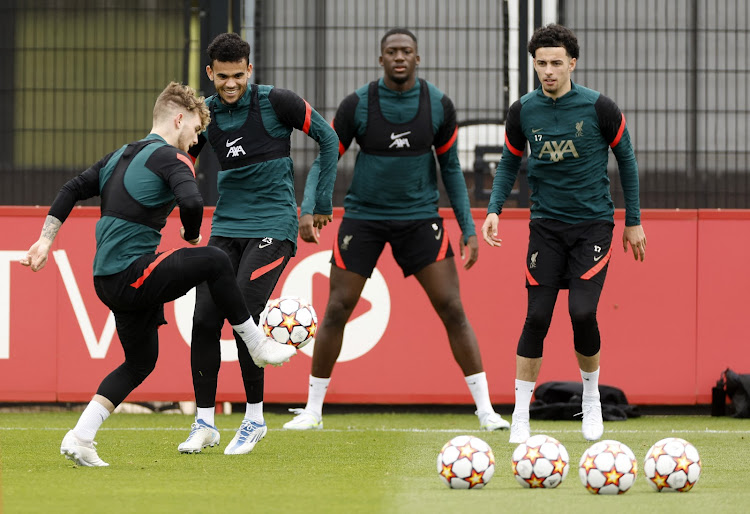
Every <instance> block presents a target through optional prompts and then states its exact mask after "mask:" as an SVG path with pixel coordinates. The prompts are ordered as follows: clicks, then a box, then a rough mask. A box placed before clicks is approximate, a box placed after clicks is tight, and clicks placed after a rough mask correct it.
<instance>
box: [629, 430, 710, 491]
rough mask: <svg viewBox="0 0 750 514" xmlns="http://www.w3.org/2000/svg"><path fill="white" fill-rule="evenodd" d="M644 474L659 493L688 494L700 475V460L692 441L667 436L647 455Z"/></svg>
mask: <svg viewBox="0 0 750 514" xmlns="http://www.w3.org/2000/svg"><path fill="white" fill-rule="evenodd" d="M643 473H644V474H645V475H646V479H647V480H648V483H649V484H650V485H651V487H653V488H654V490H656V491H660V492H661V491H679V492H687V491H689V490H690V489H692V488H693V486H694V485H695V483H696V482H698V479H699V478H700V476H701V458H700V455H698V450H696V449H695V446H693V445H692V444H690V443H689V442H687V441H685V440H684V439H680V438H679V437H668V438H666V439H662V440H661V441H657V442H656V443H655V444H654V445H653V446H652V447H651V448H650V449H649V451H648V453H646V460H645V461H644V462H643Z"/></svg>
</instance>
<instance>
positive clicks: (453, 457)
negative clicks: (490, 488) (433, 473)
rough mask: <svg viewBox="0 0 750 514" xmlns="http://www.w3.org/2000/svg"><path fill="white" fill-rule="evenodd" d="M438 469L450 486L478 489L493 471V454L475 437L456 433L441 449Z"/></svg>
mask: <svg viewBox="0 0 750 514" xmlns="http://www.w3.org/2000/svg"><path fill="white" fill-rule="evenodd" d="M437 472H438V475H440V479H441V480H442V481H443V483H444V484H445V485H447V486H448V487H450V488H451V489H481V488H482V487H484V486H485V484H487V482H489V481H490V479H491V478H492V475H493V474H494V473H495V456H494V455H493V454H492V448H490V445H488V444H487V443H485V442H484V441H482V440H481V439H479V438H478V437H474V436H471V435H459V436H456V437H454V438H453V439H451V440H450V441H448V442H447V443H445V446H443V449H442V450H440V453H439V454H438V456H437Z"/></svg>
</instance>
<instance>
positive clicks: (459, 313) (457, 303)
mask: <svg viewBox="0 0 750 514" xmlns="http://www.w3.org/2000/svg"><path fill="white" fill-rule="evenodd" d="M435 312H437V314H438V316H440V319H441V320H443V323H444V324H445V325H446V326H452V327H456V326H459V325H464V324H466V323H467V319H466V314H465V313H464V307H463V304H462V303H461V299H460V298H451V299H449V300H447V301H443V302H438V303H436V304H435Z"/></svg>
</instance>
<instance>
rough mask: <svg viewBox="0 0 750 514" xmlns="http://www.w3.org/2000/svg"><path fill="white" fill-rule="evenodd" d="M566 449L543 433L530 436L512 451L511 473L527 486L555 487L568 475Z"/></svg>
mask: <svg viewBox="0 0 750 514" xmlns="http://www.w3.org/2000/svg"><path fill="white" fill-rule="evenodd" d="M568 462H569V459H568V450H566V449H565V446H563V445H562V444H560V441H558V440H557V439H555V438H553V437H549V436H546V435H544V434H538V435H535V436H532V437H530V438H528V439H527V440H526V442H525V443H521V444H519V445H518V446H517V447H516V449H515V451H514V452H513V460H512V466H513V475H515V477H516V480H518V483H519V484H521V485H522V486H524V487H528V488H532V489H534V488H537V487H543V488H552V487H557V486H558V485H560V483H561V482H562V481H563V480H564V479H565V477H566V476H567V475H568V469H569V468H570V466H569V465H568Z"/></svg>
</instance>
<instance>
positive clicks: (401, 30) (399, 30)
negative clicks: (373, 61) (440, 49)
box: [380, 27, 417, 51]
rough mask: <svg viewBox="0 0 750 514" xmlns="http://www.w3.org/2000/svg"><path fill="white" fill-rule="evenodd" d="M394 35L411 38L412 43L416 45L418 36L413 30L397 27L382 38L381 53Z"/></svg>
mask: <svg viewBox="0 0 750 514" xmlns="http://www.w3.org/2000/svg"><path fill="white" fill-rule="evenodd" d="M394 34H404V35H406V36H409V37H410V38H411V39H412V41H414V43H416V42H417V36H415V35H414V33H413V32H412V31H411V30H409V29H405V28H403V27H397V28H395V29H391V30H389V31H388V32H386V33H385V34H384V35H383V37H382V38H380V50H381V51H382V50H383V45H385V40H386V39H388V38H389V37H390V36H392V35H394Z"/></svg>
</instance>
